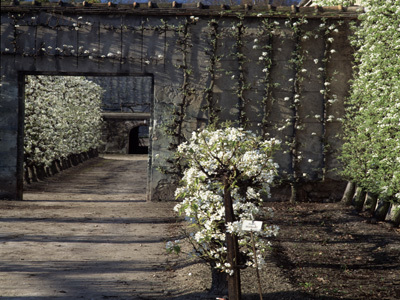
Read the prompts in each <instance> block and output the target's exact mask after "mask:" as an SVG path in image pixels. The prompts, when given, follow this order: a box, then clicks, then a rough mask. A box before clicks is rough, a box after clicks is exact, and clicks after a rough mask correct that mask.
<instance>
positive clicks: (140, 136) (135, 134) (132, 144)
mask: <svg viewBox="0 0 400 300" xmlns="http://www.w3.org/2000/svg"><path fill="white" fill-rule="evenodd" d="M148 153H149V127H148V126H147V125H142V126H137V127H133V128H132V129H131V130H130V131H129V148H128V154H148Z"/></svg>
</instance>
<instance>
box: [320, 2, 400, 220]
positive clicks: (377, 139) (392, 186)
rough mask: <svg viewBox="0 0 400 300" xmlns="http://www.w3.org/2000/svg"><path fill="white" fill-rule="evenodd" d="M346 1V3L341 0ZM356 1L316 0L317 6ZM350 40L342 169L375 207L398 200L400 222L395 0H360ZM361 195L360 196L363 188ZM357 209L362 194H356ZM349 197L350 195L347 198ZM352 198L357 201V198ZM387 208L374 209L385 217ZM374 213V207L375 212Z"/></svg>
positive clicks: (398, 7)
mask: <svg viewBox="0 0 400 300" xmlns="http://www.w3.org/2000/svg"><path fill="white" fill-rule="evenodd" d="M342 2H345V3H342ZM354 2H355V1H341V0H318V1H315V4H318V5H335V4H336V5H337V4H345V5H347V4H349V3H350V4H351V3H354ZM361 5H362V6H363V7H364V10H365V12H364V13H363V14H361V15H360V16H359V19H360V25H359V26H357V27H356V28H355V35H354V37H353V41H352V42H353V45H354V46H355V48H356V49H357V51H356V53H355V62H356V66H355V68H354V71H355V75H354V80H353V82H352V86H351V91H350V97H349V99H348V102H347V110H346V119H345V123H344V145H343V148H342V157H341V158H342V161H343V163H344V172H343V174H344V175H345V176H346V177H347V178H348V179H349V180H350V181H351V182H354V183H355V184H356V185H357V186H358V187H359V188H360V189H362V190H364V191H366V192H369V193H371V194H372V195H374V196H373V197H374V198H375V200H374V201H370V200H368V197H367V198H366V200H365V204H368V202H372V204H368V205H369V206H371V207H372V209H374V208H375V204H376V197H378V196H379V198H381V199H382V203H384V202H386V204H383V207H386V211H387V208H389V202H391V203H393V204H394V206H396V205H397V213H395V216H394V218H393V221H394V222H395V224H397V225H398V224H399V223H400V206H399V205H400V130H399V126H400V101H399V100H400V63H399V59H400V19H399V15H400V1H399V0H363V1H361ZM360 195H362V196H365V193H364V194H362V193H360ZM360 198H361V199H360V204H359V205H358V204H357V203H356V208H357V207H358V209H361V208H362V207H363V204H364V199H365V197H360ZM350 200H351V198H350ZM356 202H357V200H356ZM386 211H385V210H384V211H383V213H379V214H378V215H381V216H380V217H382V218H385V216H386ZM375 214H376V215H377V211H375Z"/></svg>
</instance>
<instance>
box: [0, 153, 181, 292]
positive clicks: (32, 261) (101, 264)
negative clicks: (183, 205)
mask: <svg viewBox="0 0 400 300" xmlns="http://www.w3.org/2000/svg"><path fill="white" fill-rule="evenodd" d="M146 166H147V157H146V156H130V157H127V156H106V157H103V158H95V159H93V160H90V161H88V162H86V163H84V164H83V165H80V166H77V167H73V168H71V169H69V170H66V171H64V172H63V173H62V174H57V175H56V176H54V177H52V178H49V179H47V180H46V181H44V182H40V183H35V184H32V185H31V186H29V187H27V188H26V191H25V193H24V201H0V224H1V225H0V298H1V299H146V298H153V299H160V298H162V297H163V296H164V288H163V286H164V279H163V276H162V274H163V271H164V270H165V265H166V255H165V238H166V236H167V235H168V234H167V230H168V226H166V225H168V224H170V223H171V222H175V219H174V218H173V217H172V213H171V212H172V205H173V204H171V203H149V202H146V201H145V199H146Z"/></svg>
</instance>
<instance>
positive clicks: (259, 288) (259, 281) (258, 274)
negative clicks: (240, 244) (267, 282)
mask: <svg viewBox="0 0 400 300" xmlns="http://www.w3.org/2000/svg"><path fill="white" fill-rule="evenodd" d="M250 236H251V243H252V245H253V253H254V263H255V265H256V272H257V282H258V293H259V294H260V300H263V294H262V287H261V278H260V272H259V270H258V261H257V251H256V242H255V241H254V234H253V231H250Z"/></svg>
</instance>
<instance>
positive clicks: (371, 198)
mask: <svg viewBox="0 0 400 300" xmlns="http://www.w3.org/2000/svg"><path fill="white" fill-rule="evenodd" d="M377 201H378V195H376V194H373V193H367V196H366V198H365V204H364V209H365V211H367V212H368V213H370V214H371V215H373V214H374V211H375V208H376V203H377Z"/></svg>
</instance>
